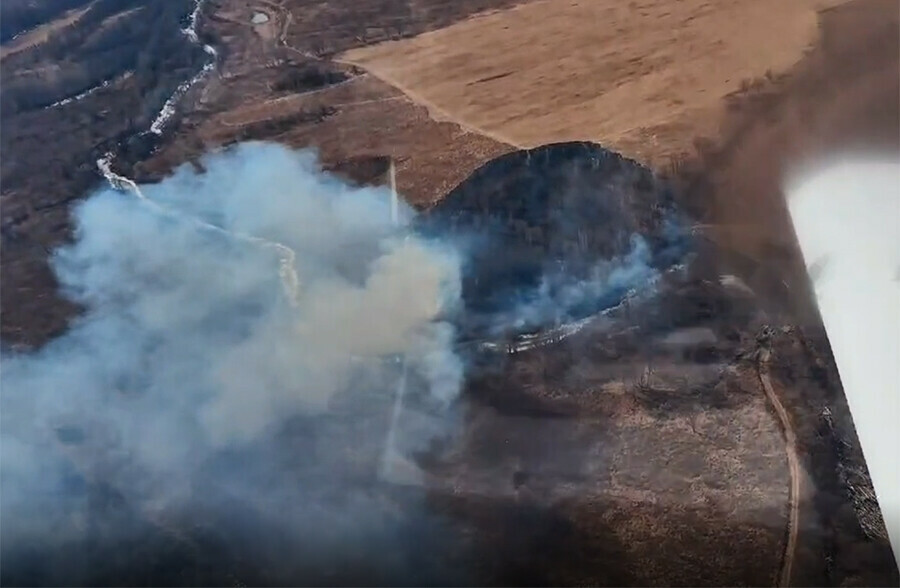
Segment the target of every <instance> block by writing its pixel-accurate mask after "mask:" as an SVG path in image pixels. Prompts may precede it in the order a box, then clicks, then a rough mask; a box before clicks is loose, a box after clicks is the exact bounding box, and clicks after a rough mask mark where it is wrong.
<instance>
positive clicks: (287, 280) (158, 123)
mask: <svg viewBox="0 0 900 588" xmlns="http://www.w3.org/2000/svg"><path fill="white" fill-rule="evenodd" d="M203 2H204V0H196V2H195V4H194V11H193V12H192V13H191V20H190V24H189V25H188V27H187V28H185V29H182V30H181V32H182V34H184V35H185V36H186V37H187V38H188V39H189V40H190V41H191V42H192V43H194V44H200V37H199V36H198V35H197V22H198V20H199V18H200V13H201V11H202V8H203ZM203 50H204V51H205V52H206V53H207V55H209V56H210V57H212V59H211V60H210V61H209V62H207V64H206V65H204V66H203V69H201V70H200V71H199V72H198V73H197V74H196V75H195V76H193V77H192V78H191V79H189V80H187V81H186V82H183V83H182V84H180V85H179V86H178V88H176V90H175V92H174V93H173V94H172V96H170V97H169V99H168V100H166V102H165V104H163V107H162V109H161V110H160V112H159V114H158V115H157V116H156V118H155V119H154V121H153V123H152V124H151V125H150V129H149V130H148V131H144V133H148V132H149V133H153V134H155V135H161V134H162V131H163V128H164V127H165V125H166V123H168V121H169V120H171V118H172V116H174V114H175V107H176V106H177V104H178V101H179V100H181V98H183V97H184V95H185V94H187V92H188V90H190V89H191V88H192V87H193V86H194V85H195V84H197V83H198V82H200V81H201V80H202V79H203V78H204V77H206V75H207V74H209V73H210V72H211V71H213V70H214V69H215V68H216V57H217V55H218V53H217V52H216V49H215V48H214V47H213V46H211V45H203ZM142 134H143V133H142ZM115 159H116V154H115V153H113V152H108V153H106V154H105V155H104V156H103V157H101V158H100V159H98V160H97V169H98V170H100V173H101V174H103V177H104V178H105V179H106V181H107V182H108V183H109V185H110V187H112V188H113V189H114V190H119V191H121V192H131V193H132V194H134V195H135V196H137V197H138V199H139V200H141V201H142V202H143V203H144V204H145V205H146V206H148V207H150V208H152V209H153V210H154V211H155V212H157V213H158V214H162V215H166V216H169V217H173V218H178V219H180V220H182V221H185V222H189V223H191V224H193V225H195V226H196V227H197V228H198V229H201V230H208V231H213V232H216V233H221V234H224V235H227V236H228V237H229V238H232V239H236V240H238V241H243V242H246V243H249V244H252V245H254V246H257V247H263V248H266V249H272V250H274V251H275V253H276V254H277V255H278V256H279V259H280V262H279V269H278V274H279V276H280V278H281V284H282V287H283V289H284V293H285V296H286V297H287V299H288V301H289V302H290V303H291V305H293V306H296V305H297V301H298V296H299V288H300V278H299V277H298V275H297V270H296V267H295V261H296V257H297V256H296V254H295V252H294V250H293V249H291V248H290V247H288V246H287V245H284V244H282V243H279V242H277V241H269V240H268V239H264V238H262V237H256V236H253V235H247V234H244V233H240V232H234V231H229V230H227V229H225V228H223V227H220V226H217V225H213V224H211V223H208V222H206V221H204V220H202V219H200V218H197V217H193V216H189V215H185V214H184V213H182V212H180V211H178V210H176V209H172V208H168V207H165V206H162V205H160V204H159V203H157V202H154V201H152V200H150V199H149V198H147V197H146V195H144V193H143V192H142V191H141V189H140V187H139V186H138V185H137V183H136V182H135V181H134V180H132V179H131V178H127V177H125V176H122V175H119V174H117V173H116V172H114V171H113V169H112V166H113V162H114V161H115Z"/></svg>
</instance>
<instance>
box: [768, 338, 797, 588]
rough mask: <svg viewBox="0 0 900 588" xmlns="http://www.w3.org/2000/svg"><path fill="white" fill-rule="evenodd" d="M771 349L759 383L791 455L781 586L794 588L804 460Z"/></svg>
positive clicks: (779, 583) (779, 580)
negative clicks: (776, 383) (772, 371)
mask: <svg viewBox="0 0 900 588" xmlns="http://www.w3.org/2000/svg"><path fill="white" fill-rule="evenodd" d="M770 355H771V354H770V352H769V350H768V349H765V348H763V349H760V352H759V364H758V369H759V381H760V383H761V384H762V387H763V390H764V391H765V393H766V397H767V398H768V399H769V402H771V403H772V406H773V407H774V408H775V412H776V413H777V414H778V420H779V421H781V427H782V429H783V430H784V441H785V447H784V451H785V453H786V454H787V460H788V467H789V468H790V471H791V491H790V499H789V500H790V509H791V510H790V516H789V517H788V529H787V531H788V537H787V543H786V544H785V546H784V557H783V559H782V562H781V572H780V574H779V577H778V585H779V586H790V583H791V571H792V568H793V566H794V554H795V553H796V551H797V535H798V532H799V530H798V529H799V521H800V460H799V458H798V457H797V434H796V432H795V431H794V427H793V426H792V425H791V419H790V417H789V416H788V413H787V410H785V408H784V405H783V404H781V400H779V399H778V395H777V394H776V393H775V388H774V387H773V386H772V380H771V378H770V377H769V357H770Z"/></svg>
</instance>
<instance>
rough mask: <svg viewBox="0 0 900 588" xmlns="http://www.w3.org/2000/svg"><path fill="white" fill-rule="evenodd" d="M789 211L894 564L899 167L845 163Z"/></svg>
mask: <svg viewBox="0 0 900 588" xmlns="http://www.w3.org/2000/svg"><path fill="white" fill-rule="evenodd" d="M787 193H788V205H789V208H790V212H791V217H792V219H793V223H794V228H795V230H796V232H797V237H798V239H799V241H800V246H801V250H802V252H803V256H804V259H805V261H806V265H807V266H808V267H809V268H810V274H811V275H812V278H813V282H814V288H815V292H816V298H817V301H818V304H819V310H820V312H821V314H822V318H823V321H824V323H825V328H826V330H827V332H828V338H829V340H830V342H831V347H832V349H833V352H834V356H835V360H836V362H837V366H838V370H839V372H840V375H841V380H842V382H843V386H844V393H845V394H846V397H847V402H848V404H849V406H850V411H851V413H852V416H853V420H854V423H855V425H856V430H857V434H858V436H859V440H860V443H861V444H862V449H863V454H864V455H865V459H866V463H867V465H868V468H869V472H870V474H871V477H872V483H873V485H874V487H875V492H876V495H877V497H878V502H879V504H880V505H881V509H882V512H883V515H884V520H885V523H886V525H887V529H888V535H889V537H890V540H891V545H892V546H893V549H894V557H895V559H898V560H900V557H898V554H900V465H898V463H900V462H898V461H897V458H896V453H897V447H900V428H898V423H900V384H898V382H900V163H898V162H897V159H896V156H895V157H894V158H890V157H887V156H885V157H881V158H878V157H868V158H863V157H856V158H844V159H842V160H840V161H837V162H834V163H832V164H830V165H828V166H825V167H822V168H820V169H818V170H815V171H814V172H806V173H804V174H802V175H798V176H797V178H796V179H795V181H793V182H790V183H789V187H788V190H787Z"/></svg>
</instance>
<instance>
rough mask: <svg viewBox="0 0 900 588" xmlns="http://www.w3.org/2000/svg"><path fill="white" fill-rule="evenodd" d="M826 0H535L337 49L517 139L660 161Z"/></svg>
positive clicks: (769, 64) (775, 63) (802, 36)
mask: <svg viewBox="0 0 900 588" xmlns="http://www.w3.org/2000/svg"><path fill="white" fill-rule="evenodd" d="M823 4H824V3H823V2H822V1H820V0H795V1H790V2H783V1H782V0H755V1H753V2H745V1H742V0H724V1H720V2H709V1H708V0H687V1H683V2H672V1H670V0H644V1H640V2H637V1H632V2H620V1H618V0H591V1H583V0H582V1H570V0H565V1H560V0H540V1H537V2H531V3H527V4H522V5H519V6H516V7H514V8H511V9H508V10H503V11H497V12H493V13H489V14H485V15H482V16H476V17H472V18H469V19H467V20H465V21H462V22H459V23H457V24H455V25H452V26H450V27H447V28H444V29H441V30H438V31H433V32H428V33H424V34H422V35H419V36H417V37H414V38H412V39H408V40H401V41H391V42H386V43H381V44H378V45H375V46H370V47H363V48H360V49H354V50H351V51H349V52H347V53H345V54H344V56H343V57H344V58H345V59H346V60H348V61H350V62H353V63H357V64H359V65H361V66H363V67H365V68H366V69H368V70H369V71H371V72H373V73H374V74H375V75H377V76H379V77H381V78H382V79H384V80H386V81H388V82H389V83H392V84H394V85H396V86H397V87H401V88H404V89H406V90H407V91H408V92H409V93H410V94H411V95H414V96H420V97H422V98H423V99H424V100H427V101H428V102H429V103H431V104H434V105H435V106H436V107H438V109H439V110H440V111H443V113H445V116H449V117H452V118H454V119H458V121H459V122H462V123H463V124H467V125H470V126H472V127H475V128H479V129H483V130H484V132H485V134H488V135H491V136H495V137H500V138H503V139H505V140H507V141H508V142H510V143H513V144H517V145H521V146H525V147H533V146H536V145H541V144H545V143H551V142H558V141H573V140H591V141H599V142H601V143H603V144H604V145H606V146H609V147H612V148H615V149H617V150H619V151H621V152H623V153H625V154H626V155H629V156H632V157H636V158H638V159H641V160H643V161H650V162H661V161H664V160H665V159H666V158H668V157H672V156H675V155H679V154H681V153H683V152H684V151H686V150H688V149H689V148H690V146H691V144H692V141H693V139H694V138H695V137H698V136H708V135H712V134H714V132H715V130H716V125H717V120H718V118H719V116H720V115H721V112H722V107H723V100H722V99H723V98H724V97H725V96H727V95H729V94H731V93H733V92H736V91H739V90H741V89H744V88H746V84H747V83H748V81H749V80H753V79H756V78H760V77H763V76H766V75H767V74H768V75H770V76H771V75H774V74H778V73H781V72H783V71H785V70H787V69H789V68H791V66H793V65H794V64H795V63H797V62H798V61H799V60H800V59H801V58H802V56H803V54H804V51H805V50H806V49H807V48H809V47H810V46H811V45H812V44H813V43H814V41H815V39H816V34H817V22H816V11H817V9H818V8H821V7H822V6H823ZM831 4H835V2H831ZM438 116H440V113H438Z"/></svg>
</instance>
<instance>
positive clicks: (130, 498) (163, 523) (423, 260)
mask: <svg viewBox="0 0 900 588" xmlns="http://www.w3.org/2000/svg"><path fill="white" fill-rule="evenodd" d="M203 165H204V167H205V170H206V171H205V173H198V172H196V171H195V170H194V169H193V168H190V167H184V168H181V169H179V170H178V171H177V172H176V173H175V174H174V175H173V176H172V177H170V178H168V179H166V180H165V181H163V182H161V183H159V184H156V185H153V186H145V187H143V193H144V194H145V195H146V196H147V198H149V199H150V200H152V201H154V202H156V203H159V204H160V205H162V206H163V207H164V208H167V209H168V210H169V213H167V214H160V211H159V210H158V209H156V208H155V207H153V206H149V205H148V204H147V203H146V202H142V201H141V200H140V199H138V198H137V197H136V196H135V195H134V194H131V193H127V192H117V191H114V190H111V189H107V190H102V191H100V192H99V193H97V194H95V195H93V196H92V197H91V198H89V199H88V200H87V201H86V202H84V203H83V204H81V205H80V206H79V207H77V209H76V210H75V213H74V214H75V219H76V223H77V232H76V239H75V242H74V244H73V245H71V246H68V247H66V248H64V249H62V250H60V251H58V252H57V253H56V254H55V256H54V258H53V266H54V268H55V271H56V273H57V275H58V277H59V280H60V282H61V284H62V286H63V288H64V290H65V291H66V292H67V294H68V295H69V296H70V297H71V298H73V299H75V300H77V301H78V302H80V303H82V304H83V305H85V307H86V308H87V309H88V310H87V312H86V314H85V315H84V316H83V317H82V318H81V319H79V320H78V321H77V323H76V324H75V325H73V327H72V328H71V329H70V331H69V332H68V333H66V334H65V335H63V336H62V337H60V338H59V339H57V340H55V341H53V342H51V343H50V344H48V345H47V346H46V347H45V348H43V349H41V350H40V351H38V352H35V353H33V354H23V355H14V356H10V355H9V354H7V356H6V357H4V361H3V364H2V385H3V389H2V413H0V420H2V446H0V451H2V455H0V457H2V513H0V514H2V524H3V528H2V556H3V564H4V568H5V570H4V576H5V577H6V579H7V580H9V579H11V580H13V581H15V580H16V579H19V580H21V578H16V577H15V576H14V575H13V576H11V575H10V574H14V573H16V570H19V569H20V568H22V567H23V566H24V567H27V565H26V564H25V563H23V562H25V561H26V560H27V559H28V557H30V556H29V555H28V554H32V555H34V554H35V553H44V554H52V555H53V557H60V558H62V557H63V556H62V555H59V554H63V553H69V551H66V549H68V548H69V547H71V546H73V545H84V544H91V545H95V546H96V544H98V543H97V542H98V541H100V542H101V543H102V541H101V539H98V537H101V538H103V541H108V542H109V544H110V545H115V544H117V542H120V541H123V540H125V539H126V538H132V539H133V538H134V537H135V536H136V535H137V534H139V528H143V527H141V525H145V526H146V525H149V526H150V527H153V528H154V529H155V530H156V531H158V532H159V533H162V534H163V535H166V533H169V534H170V535H173V536H175V537H178V536H179V532H178V531H174V530H173V529H178V528H192V527H191V526H190V525H184V524H183V523H184V520H185V519H186V518H188V519H190V520H191V521H192V523H191V524H193V525H194V526H195V527H196V525H197V524H199V523H198V522H197V521H201V522H202V521H203V520H206V521H207V522H209V523H210V525H215V526H216V528H217V529H219V531H220V532H221V533H228V534H229V535H228V538H227V539H223V541H225V542H226V543H227V544H228V549H231V550H242V551H243V552H244V553H245V557H259V558H269V559H271V562H272V566H282V567H283V566H286V565H287V566H294V567H293V568H291V569H285V570H281V571H277V570H276V571H272V572H271V574H272V575H271V576H266V577H263V578H262V579H261V581H263V582H265V581H270V582H271V581H278V580H281V581H284V580H285V579H287V580H288V581H301V580H308V581H313V582H315V581H317V579H318V580H319V581H324V580H327V578H329V577H331V576H327V574H326V575H325V576H316V575H315V574H314V573H313V572H312V571H311V569H310V568H309V566H312V565H313V564H311V563H310V562H313V561H320V562H322V563H321V564H315V565H317V566H318V568H317V569H318V570H320V571H321V570H324V569H326V568H328V566H329V565H330V564H329V563H328V562H329V561H330V562H331V564H333V563H334V562H340V564H341V565H343V570H342V573H345V574H351V576H347V577H346V578H345V580H349V581H354V580H356V581H359V580H360V578H356V577H352V573H356V572H358V573H360V574H362V573H363V571H362V570H364V569H366V570H370V571H372V569H375V568H378V570H382V571H384V570H389V569H393V568H392V566H395V567H402V565H406V564H408V562H405V563H404V562H403V561H402V560H403V556H402V554H403V551H402V550H401V549H396V548H388V547H387V546H388V545H394V544H396V543H397V542H399V541H400V539H399V537H400V536H401V535H402V533H401V532H400V530H401V529H404V531H403V532H404V533H407V535H408V534H409V532H411V531H410V524H415V525H418V524H419V523H420V522H421V521H413V522H412V523H410V520H411V519H410V517H409V516H407V515H406V514H403V515H402V516H400V515H391V514H390V509H389V508H386V507H385V506H384V499H383V498H380V497H378V496H375V495H374V492H375V491H374V490H372V483H373V482H374V481H375V479H376V478H377V471H376V470H377V465H376V464H377V463H378V462H379V459H380V458H381V456H382V454H383V453H384V447H383V446H384V442H385V438H386V436H387V428H388V426H389V425H390V422H391V418H390V413H391V407H392V405H393V403H394V396H395V393H396V392H397V386H398V381H399V380H400V373H401V370H402V371H404V372H407V373H409V374H410V377H409V378H406V381H407V382H409V383H408V384H407V385H408V386H411V387H413V388H414V390H413V392H414V393H415V394H413V393H410V395H411V396H415V395H416V394H417V395H418V403H419V405H420V406H426V407H428V409H429V410H430V411H431V412H430V413H429V414H428V418H427V419H426V418H424V417H423V418H421V419H419V421H416V422H419V423H422V422H424V423H428V424H429V426H417V427H405V428H404V429H403V430H401V431H395V433H394V436H395V437H397V438H398V441H397V443H398V444H400V445H402V446H403V447H404V448H406V449H408V450H421V449H425V448H426V447H427V445H428V443H429V442H430V441H432V440H433V438H435V437H436V436H437V435H438V434H439V433H440V432H441V431H442V428H441V423H442V422H443V421H446V420H447V419H449V414H450V412H451V406H452V404H453V401H454V399H455V398H456V396H457V394H458V392H459V389H460V386H461V381H462V366H461V364H460V361H459V360H458V358H457V357H456V355H455V354H454V351H453V348H452V344H453V338H454V334H453V329H452V327H451V326H450V325H449V324H447V323H445V322H441V320H440V317H441V316H442V314H443V313H445V312H447V311H449V310H451V309H452V308H453V307H454V305H456V304H457V302H458V300H459V296H460V286H459V280H460V276H459V263H458V260H457V258H456V256H455V255H454V254H453V252H452V251H450V250H447V249H442V248H439V247H438V246H436V245H435V244H434V243H433V242H430V243H426V242H424V241H422V240H419V239H417V238H415V237H414V236H412V235H411V234H409V233H408V231H406V229H405V228H404V227H403V226H399V227H398V226H396V225H395V224H394V223H393V222H392V221H391V203H390V192H389V191H388V190H386V189H375V188H356V187H350V186H348V185H346V184H345V183H343V182H342V181H340V180H339V179H337V178H335V177H330V176H327V175H324V174H322V173H320V171H319V168H318V163H317V161H316V158H315V156H314V154H312V153H309V152H301V153H297V152H291V151H288V150H286V149H284V148H281V147H278V146H274V145H268V144H244V145H240V146H237V147H235V148H233V149H230V150H228V151H226V152H223V153H220V154H216V155H211V156H209V157H208V158H207V159H206V160H205V161H204V162H203ZM411 217H412V213H411V211H409V210H404V211H403V214H402V215H401V218H402V219H404V221H403V222H405V221H408V220H409V219H410V218H411ZM190 219H201V220H203V221H205V222H206V223H210V224H213V225H217V226H219V227H222V228H224V229H225V232H222V231H215V230H204V229H203V228H202V226H201V224H200V223H197V222H194V221H191V220H190ZM401 224H402V223H401ZM229 233H231V234H244V235H254V236H258V237H262V238H264V239H267V240H270V241H272V242H277V243H281V244H283V245H285V246H287V247H290V248H291V249H293V250H294V252H295V254H296V272H297V275H298V278H299V292H298V296H297V301H296V304H291V303H290V301H289V300H287V299H286V297H285V296H284V289H283V288H282V284H280V283H279V280H280V278H279V272H278V267H279V258H278V256H277V255H276V252H275V251H274V250H273V249H272V248H268V247H257V246H254V244H253V243H251V242H248V241H247V240H246V239H237V238H233V237H232V235H230V234H229ZM401 366H404V367H402V368H401ZM98 488H103V489H105V490H104V492H105V494H104V495H106V496H114V497H115V499H114V500H113V499H109V500H101V501H100V502H101V503H102V504H100V505H98V502H97V501H98V499H97V498H96V496H97V495H98ZM101 494H102V493H101ZM110 504H113V505H115V504H118V505H119V506H118V507H113V506H110ZM111 509H112V510H111ZM127 513H131V514H127ZM204 517H206V518H205V519H204ZM128 521H137V522H128ZM216 521H218V523H216ZM222 521H226V522H224V523H222ZM219 523H221V524H219ZM98 525H100V526H101V527H102V531H98ZM223 527H224V529H227V530H223ZM417 528H418V527H417ZM254 529H255V531H254ZM311 533H313V534H314V536H313V535H311ZM276 538H277V539H276ZM376 538H377V539H376ZM179 540H180V541H182V542H186V543H187V544H192V542H193V541H194V539H192V538H191V537H187V538H185V537H181V539H179ZM405 540H409V538H408V537H407V539H405ZM379 541H381V542H382V546H381V547H380V548H378V549H376V548H375V547H373V542H374V544H377V543H378V542H379ZM384 541H392V542H394V543H387V544H385V543H383V542H384ZM92 542H93V543H92ZM104 544H105V543H104ZM420 548H421V545H420ZM96 549H99V548H95V551H93V552H92V553H94V554H95V555H96V554H97V553H98V552H97V551H96ZM285 551H287V552H288V553H283V552H285ZM376 551H377V554H376ZM384 551H388V552H389V553H387V554H386V553H384ZM78 553H81V555H82V556H83V555H84V553H83V552H78ZM247 554H250V555H247ZM254 554H255V555H254ZM279 554H280V555H279ZM96 557H98V558H101V559H104V558H105V556H100V555H96ZM134 557H135V558H137V559H140V558H141V557H148V555H145V556H141V555H138V554H135V555H134ZM328 558H331V560H329V559H328ZM77 559H78V556H72V557H71V558H69V559H68V560H66V561H65V562H62V561H58V562H57V563H58V564H60V567H59V570H68V571H66V572H63V571H58V572H57V574H71V573H74V572H72V569H73V568H72V565H75V564H73V563H72V560H77ZM48 561H49V560H44V562H43V563H47V562H48ZM92 561H93V560H92ZM104 561H105V562H106V563H108V564H109V565H110V566H112V565H113V564H112V563H110V562H109V561H108V558H105V559H104ZM285 562H292V563H285ZM94 563H96V562H94ZM85 565H88V564H85ZM67 566H68V567H67ZM126 567H127V566H126ZM262 567H263V568H265V566H262ZM370 568H371V569H370ZM82 571H83V572H84V573H86V574H88V575H87V576H84V577H82V578H78V577H73V576H71V575H63V576H62V577H56V578H55V581H62V582H65V583H73V582H78V581H82V580H83V581H92V580H96V577H95V576H91V575H90V574H92V573H93V574H97V573H100V572H99V571H97V570H92V571H90V570H82ZM41 573H44V574H48V573H52V572H49V571H45V572H41ZM109 573H110V574H113V576H111V577H109V578H107V579H108V580H111V581H113V582H116V581H123V579H122V577H118V576H115V574H116V573H118V572H115V571H110V572H109ZM172 573H175V572H172ZM282 573H283V574H287V576H279V575H278V574H282ZM322 573H323V574H325V572H322ZM335 573H338V572H335ZM385 573H388V572H385ZM398 573H399V572H398ZM291 574H293V576H291ZM372 574H375V575H370V576H369V579H368V580H367V581H375V582H377V581H379V576H378V575H377V574H376V573H375V572H374V571H372ZM40 578H43V580H45V581H50V582H52V581H54V578H52V577H48V576H46V575H45V576H39V579H40ZM213 578H219V581H221V577H219V576H213ZM387 578H390V576H381V577H380V580H381V581H386V579H387ZM191 581H192V580H188V583H190V582H191ZM193 581H201V580H198V579H196V578H194V579H193Z"/></svg>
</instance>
